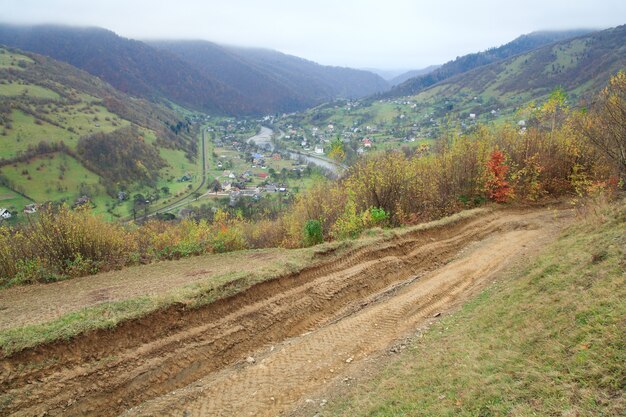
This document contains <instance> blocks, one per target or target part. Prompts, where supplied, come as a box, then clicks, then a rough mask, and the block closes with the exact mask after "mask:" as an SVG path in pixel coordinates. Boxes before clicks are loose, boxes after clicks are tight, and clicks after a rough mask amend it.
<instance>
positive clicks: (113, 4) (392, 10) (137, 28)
mask: <svg viewBox="0 0 626 417" xmlns="http://www.w3.org/2000/svg"><path fill="white" fill-rule="evenodd" d="M0 21H4V22H7V23H65V24H71V25H81V26H100V27H104V28H107V29H111V30H113V31H114V32H116V33H118V34H119V35H121V36H125V37H129V38H134V39H148V38H160V39H165V38H171V39H206V40H211V41H214V42H218V43H227V44H233V45H242V46H259V47H267V48H272V49H277V50H279V51H282V52H285V53H289V54H293V55H298V56H301V57H303V58H307V59H311V60H314V61H317V62H319V63H322V64H328V65H342V66H351V67H357V68H365V67H373V68H381V69H412V68H422V67H425V66H428V65H431V64H439V63H443V62H446V61H448V60H450V59H454V58H455V57H456V56H460V55H464V54H466V53H469V52H476V51H480V50H484V49H487V48H489V47H492V46H499V45H501V44H503V43H506V42H508V41H510V40H512V39H514V38H516V37H517V36H519V35H521V34H524V33H529V32H532V31H535V30H543V29H573V28H598V29H600V28H607V27H612V26H617V25H621V24H624V23H626V0H593V1H587V0H585V1H582V0H524V1H515V2H507V1H506V0H429V1H421V0H345V1H343V0H310V1H300V0H264V1H254V0H220V1H217V0H176V1H164V0H0Z"/></svg>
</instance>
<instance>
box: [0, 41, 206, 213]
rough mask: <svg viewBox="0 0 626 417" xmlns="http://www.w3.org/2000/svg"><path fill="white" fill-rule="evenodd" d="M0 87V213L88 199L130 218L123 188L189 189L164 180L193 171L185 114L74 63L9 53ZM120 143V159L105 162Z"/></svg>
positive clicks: (0, 52) (193, 144) (0, 68)
mask: <svg viewBox="0 0 626 417" xmlns="http://www.w3.org/2000/svg"><path fill="white" fill-rule="evenodd" d="M0 80H1V81H0V98H1V101H0V103H1V104H0V135H1V136H0V143H1V146H0V180H1V181H2V187H3V188H2V190H3V191H2V193H1V194H2V199H1V200H0V206H2V207H6V208H9V209H10V210H12V211H14V212H21V210H22V209H23V207H24V206H25V205H26V204H28V203H32V202H36V203H43V202H45V201H67V202H68V203H69V204H70V205H71V204H72V203H73V202H74V201H75V200H77V199H78V198H79V197H81V196H83V195H87V196H88V197H90V199H91V202H92V203H93V204H94V205H95V206H96V207H97V209H96V211H97V212H105V211H109V214H110V215H113V213H114V212H116V210H121V211H120V212H119V214H121V215H124V214H127V208H122V207H117V206H119V205H120V204H122V203H123V202H121V201H118V198H117V197H118V193H119V192H120V191H123V190H124V191H128V192H130V191H133V190H134V191H140V190H141V191H145V189H146V187H148V188H154V187H156V186H157V183H158V184H159V187H163V186H166V185H167V186H168V187H171V189H172V191H176V190H177V189H178V188H181V187H184V186H186V185H185V184H183V185H180V184H176V183H175V182H174V181H173V178H172V180H168V178H171V177H174V176H176V175H178V176H180V175H183V174H184V173H185V170H186V169H189V170H192V168H193V167H195V162H192V161H194V160H195V158H196V155H197V149H198V148H197V140H196V138H195V135H194V134H193V131H192V130H191V125H190V124H189V122H188V121H187V120H186V119H185V118H184V117H182V116H181V115H180V114H177V113H175V112H174V111H172V110H169V109H167V108H165V107H163V106H160V105H156V104H153V103H151V102H148V101H146V100H139V99H134V98H131V97H129V96H127V95H126V94H124V93H121V92H120V91H118V90H116V89H115V88H113V87H112V86H110V85H109V84H107V83H105V82H103V81H101V80H100V79H98V78H96V77H94V76H92V75H89V74H88V73H86V72H84V71H81V70H79V69H77V68H74V67H72V66H70V65H68V64H65V63H62V62H59V61H56V60H54V59H52V58H48V57H44V56H41V55H36V54H32V53H26V52H20V51H18V50H15V49H9V48H6V47H0ZM115 143H117V144H118V145H119V146H117V149H116V150H115V153H116V155H117V157H116V159H115V162H114V160H113V159H105V158H111V157H112V156H113V153H112V149H111V148H110V146H111V145H112V144H115ZM105 160H106V161H108V163H105V164H103V161H105ZM185 167H187V168H185ZM181 168H182V172H180V171H181ZM170 181H171V183H169V184H168V182H170ZM123 204H126V203H123ZM116 207H117V209H116Z"/></svg>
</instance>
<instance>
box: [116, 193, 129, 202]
mask: <svg viewBox="0 0 626 417" xmlns="http://www.w3.org/2000/svg"><path fill="white" fill-rule="evenodd" d="M117 199H118V200H119V201H126V200H128V194H126V192H124V191H120V192H119V193H117Z"/></svg>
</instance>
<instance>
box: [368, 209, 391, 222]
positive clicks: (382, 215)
mask: <svg viewBox="0 0 626 417" xmlns="http://www.w3.org/2000/svg"><path fill="white" fill-rule="evenodd" d="M369 213H370V216H371V218H372V225H373V226H386V225H387V223H388V222H389V213H387V212H386V211H385V209H382V208H378V207H371V208H370V210H369Z"/></svg>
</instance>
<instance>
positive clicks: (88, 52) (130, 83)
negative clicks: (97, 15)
mask: <svg viewBox="0 0 626 417" xmlns="http://www.w3.org/2000/svg"><path fill="white" fill-rule="evenodd" d="M0 44H5V45H8V46H12V47H17V48H20V49H22V50H26V51H31V52H36V53H39V54H42V55H47V56H50V57H52V58H55V59H58V60H60V61H64V62H67V63H69V64H71V65H73V66H76V67H78V68H81V69H83V70H85V71H87V72H89V73H91V74H92V75H96V76H98V77H100V78H102V79H103V80H105V81H107V82H108V83H110V84H111V85H113V86H114V87H116V88H118V89H119V90H121V91H123V92H126V93H128V94H132V95H135V96H139V97H144V98H149V99H152V100H157V101H158V100H169V101H172V102H175V103H178V104H180V105H183V106H186V107H189V108H193V109H196V110H202V111H205V112H209V113H221V114H240V115H245V114H262V113H269V112H279V111H283V112H284V111H294V110H301V109H303V108H306V107H308V106H312V105H316V104H319V103H321V102H323V101H328V100H332V99H335V98H358V97H363V96H366V95H370V94H374V93H377V92H381V91H384V90H385V89H386V88H387V87H388V86H387V83H386V82H385V81H384V80H383V79H382V78H381V77H379V76H377V75H375V74H372V73H369V72H366V71H359V70H352V69H348V68H336V67H326V66H322V65H318V64H315V63H313V62H311V61H307V60H304V59H301V58H296V57H293V56H289V55H285V54H281V53H279V52H275V51H268V50H260V49H243V48H228V47H222V46H219V45H216V44H212V43H210V42H204V41H203V42H161V43H157V42H154V43H152V45H153V46H151V45H149V44H147V43H145V42H140V41H136V40H132V39H127V38H123V37H120V36H118V35H116V34H115V33H113V32H111V31H109V30H106V29H101V28H78V27H69V26H56V25H38V26H17V25H8V24H0ZM155 46H158V47H155Z"/></svg>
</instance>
